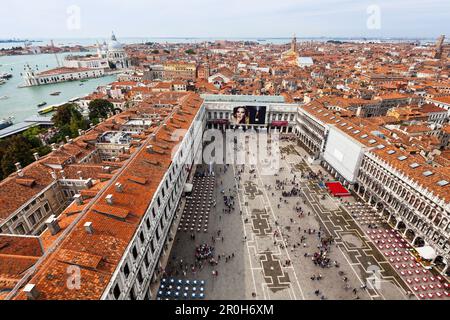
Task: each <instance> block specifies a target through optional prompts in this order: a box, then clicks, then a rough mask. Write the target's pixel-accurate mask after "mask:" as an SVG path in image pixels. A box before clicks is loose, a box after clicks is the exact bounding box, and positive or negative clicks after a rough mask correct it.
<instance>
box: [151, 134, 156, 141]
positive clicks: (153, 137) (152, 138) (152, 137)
mask: <svg viewBox="0 0 450 320" xmlns="http://www.w3.org/2000/svg"><path fill="white" fill-rule="evenodd" d="M155 140H156V135H155V134H154V133H152V134H151V135H150V141H155Z"/></svg>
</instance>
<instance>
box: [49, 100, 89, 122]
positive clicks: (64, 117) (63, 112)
mask: <svg viewBox="0 0 450 320" xmlns="http://www.w3.org/2000/svg"><path fill="white" fill-rule="evenodd" d="M72 118H75V119H76V120H80V119H82V118H83V116H82V115H81V113H80V112H79V111H78V109H77V107H76V105H74V104H72V103H67V104H64V105H62V106H60V107H59V108H58V110H57V111H56V112H55V114H54V115H53V116H52V121H53V123H54V124H55V126H56V127H58V128H59V127H62V126H63V125H66V124H68V123H70V121H71V120H72Z"/></svg>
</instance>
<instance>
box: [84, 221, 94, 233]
mask: <svg viewBox="0 0 450 320" xmlns="http://www.w3.org/2000/svg"><path fill="white" fill-rule="evenodd" d="M84 230H86V233H88V234H93V233H94V228H93V226H92V222H86V223H85V224H84Z"/></svg>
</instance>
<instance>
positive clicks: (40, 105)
mask: <svg viewBox="0 0 450 320" xmlns="http://www.w3.org/2000/svg"><path fill="white" fill-rule="evenodd" d="M46 104H47V102H45V101H43V102H41V103H39V104H38V105H37V106H38V108H40V107H43V106H45V105H46Z"/></svg>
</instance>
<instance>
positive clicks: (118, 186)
mask: <svg viewBox="0 0 450 320" xmlns="http://www.w3.org/2000/svg"><path fill="white" fill-rule="evenodd" d="M116 191H117V192H120V193H122V192H123V186H122V184H121V183H120V182H117V183H116Z"/></svg>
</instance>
